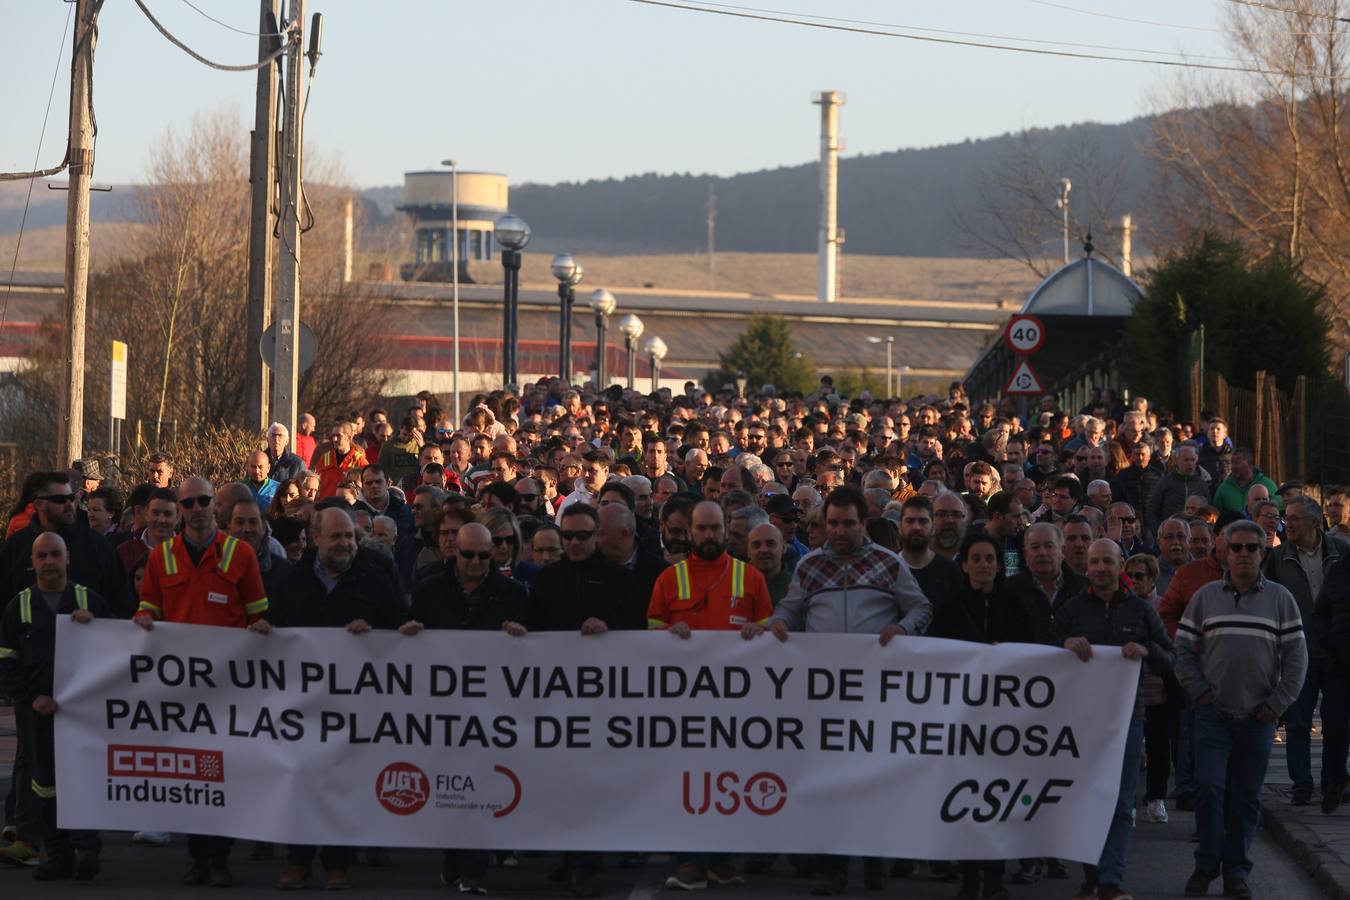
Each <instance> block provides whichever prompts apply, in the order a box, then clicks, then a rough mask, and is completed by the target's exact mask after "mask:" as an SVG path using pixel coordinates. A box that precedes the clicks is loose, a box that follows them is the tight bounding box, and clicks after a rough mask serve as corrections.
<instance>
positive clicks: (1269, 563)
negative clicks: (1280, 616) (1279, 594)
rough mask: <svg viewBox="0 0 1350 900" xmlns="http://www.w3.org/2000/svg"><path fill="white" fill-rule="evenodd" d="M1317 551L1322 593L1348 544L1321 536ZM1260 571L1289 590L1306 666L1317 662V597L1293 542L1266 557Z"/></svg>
mask: <svg viewBox="0 0 1350 900" xmlns="http://www.w3.org/2000/svg"><path fill="white" fill-rule="evenodd" d="M1321 551H1322V590H1323V592H1325V591H1326V583H1327V580H1328V579H1329V577H1330V575H1331V571H1332V569H1334V568H1336V565H1337V563H1339V562H1340V561H1341V560H1342V559H1345V558H1346V557H1347V556H1350V545H1348V544H1346V542H1345V541H1344V540H1343V539H1341V538H1338V537H1336V536H1335V535H1331V534H1323V535H1322V547H1321ZM1264 568H1265V573H1264V574H1265V576H1266V578H1267V579H1268V580H1270V581H1273V582H1275V583H1276V584H1282V585H1284V586H1285V587H1286V588H1288V589H1289V593H1291V594H1293V595H1294V602H1295V603H1297V604H1298V614H1299V616H1300V617H1301V618H1302V619H1303V628H1304V634H1305V636H1306V637H1307V639H1308V661H1309V664H1312V663H1314V662H1318V663H1320V662H1321V659H1322V656H1323V649H1322V641H1321V640H1319V639H1318V636H1317V635H1316V633H1315V630H1316V610H1315V603H1316V601H1317V598H1316V597H1314V596H1313V595H1312V587H1311V586H1310V585H1309V584H1308V576H1307V574H1306V573H1304V571H1303V564H1302V563H1300V562H1299V559H1298V546H1297V545H1295V544H1294V542H1293V541H1285V542H1284V543H1283V544H1281V545H1280V546H1278V547H1276V548H1274V549H1273V550H1271V551H1270V555H1269V556H1267V557H1266V564H1265V566H1264Z"/></svg>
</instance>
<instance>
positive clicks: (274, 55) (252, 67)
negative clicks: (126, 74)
mask: <svg viewBox="0 0 1350 900" xmlns="http://www.w3.org/2000/svg"><path fill="white" fill-rule="evenodd" d="M135 2H136V5H137V6H139V7H140V9H141V12H143V13H145V17H146V18H147V19H149V20H150V24H151V25H154V26H155V29H156V30H157V31H158V32H159V33H160V34H162V35H164V37H165V39H166V40H168V42H169V43H171V44H173V45H174V46H175V47H177V48H178V49H179V50H182V51H183V52H184V53H186V54H187V55H188V56H190V57H192V58H193V59H195V60H196V61H197V62H199V63H201V64H202V65H204V66H210V67H211V68H212V69H219V70H220V71H222V72H255V71H257V70H258V69H261V68H263V67H264V66H270V65H271V64H272V63H273V62H275V61H276V60H277V59H278V58H279V57H280V56H281V55H282V54H283V53H285V52H286V50H287V48H288V47H289V46H290V43H288V42H283V43H282V45H281V46H280V47H278V48H277V49H276V50H273V51H272V52H271V53H269V54H267V56H265V57H263V58H262V59H261V60H259V61H258V62H256V63H248V64H247V65H242V66H229V65H225V64H224V63H218V62H213V61H212V60H209V59H207V58H206V57H205V56H202V55H201V54H200V53H198V52H197V51H196V50H193V49H192V48H191V47H189V46H188V45H187V44H185V43H183V42H182V41H180V40H179V39H178V38H176V37H174V36H173V35H172V34H171V33H170V32H169V30H168V29H167V28H165V27H164V26H163V25H161V24H160V22H159V20H158V19H156V18H155V16H154V14H153V13H151V12H150V10H149V9H148V8H146V5H145V4H144V3H143V2H141V0H135Z"/></svg>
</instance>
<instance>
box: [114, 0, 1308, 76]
mask: <svg viewBox="0 0 1350 900" xmlns="http://www.w3.org/2000/svg"><path fill="white" fill-rule="evenodd" d="M136 2H137V3H139V2H140V0H136ZM628 2H629V3H638V4H642V5H644V6H660V7H665V8H667V9H678V10H683V11H684V12H701V13H708V14H709V15H714V16H727V17H729V18H734V19H750V20H753V21H758V22H775V23H778V24H783V25H797V26H800V27H803V28H819V29H822V30H825V31H843V32H848V33H851V34H867V35H874V36H877V37H893V38H901V39H904V40H909V41H920V42H923V43H929V44H946V45H949V46H956V47H974V48H977V49H981V50H1005V51H1009V52H1012V53H1029V54H1032V55H1034V56H1058V57H1063V58H1066V59H1088V60H1099V61H1104V62H1126V63H1142V64H1145V65H1152V66H1170V67H1172V68H1179V69H1205V70H1209V71H1213V72H1240V73H1245V74H1249V75H1291V74H1293V75H1299V74H1306V73H1297V72H1295V73H1290V72H1279V71H1276V70H1273V69H1256V68H1250V67H1247V66H1221V65H1216V64H1214V63H1194V62H1183V61H1182V60H1174V59H1147V58H1143V57H1137V56H1108V55H1105V54H1100V53H1081V52H1077V51H1071V50H1049V49H1044V48H1038V47H1014V46H1010V45H1008V44H998V43H993V42H990V41H967V40H958V39H956V38H947V37H934V36H931V35H922V34H904V33H902V32H898V31H882V30H879V29H875V28H863V27H859V26H850V25H836V24H830V23H827V22H807V21H803V20H802V19H793V18H788V17H787V14H778V15H763V14H758V13H752V12H742V11H737V10H736V9H734V8H733V9H727V8H723V9H714V8H709V7H706V6H691V5H688V4H685V3H675V2H671V0H628ZM895 27H904V26H895ZM1013 40H1015V39H1013Z"/></svg>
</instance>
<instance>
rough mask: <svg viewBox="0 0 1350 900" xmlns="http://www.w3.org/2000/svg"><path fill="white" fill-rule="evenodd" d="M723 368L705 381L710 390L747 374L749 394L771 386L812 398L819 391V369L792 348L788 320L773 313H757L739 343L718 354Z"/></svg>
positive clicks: (752, 317) (708, 375) (715, 371)
mask: <svg viewBox="0 0 1350 900" xmlns="http://www.w3.org/2000/svg"><path fill="white" fill-rule="evenodd" d="M718 357H719V359H720V360H721V363H722V365H721V368H720V369H714V370H712V371H710V372H708V374H707V376H706V377H705V378H704V379H703V383H704V386H705V387H707V388H708V389H709V390H717V389H718V388H720V387H722V385H724V384H733V383H735V381H736V377H737V376H738V375H739V374H740V373H742V372H743V373H745V378H746V386H747V389H748V390H757V389H758V388H759V387H760V386H762V385H765V384H772V385H773V386H774V387H775V388H776V389H777V390H778V391H779V393H782V392H784V391H801V392H802V393H803V394H809V393H810V392H811V391H813V390H814V389H815V387H816V381H817V379H816V367H815V366H814V365H813V364H812V363H811V361H810V360H809V359H807V358H806V356H804V355H803V354H801V353H798V352H797V351H796V350H795V349H794V348H793V346H792V335H791V334H790V333H789V332H788V327H787V320H786V319H784V318H783V317H782V316H775V315H772V314H770V313H755V314H754V315H752V316H751V317H750V321H749V322H748V323H747V324H746V326H745V330H744V331H742V332H741V334H740V337H738V338H737V339H736V343H734V344H732V345H731V347H730V348H728V349H727V350H726V352H724V353H719V354H718Z"/></svg>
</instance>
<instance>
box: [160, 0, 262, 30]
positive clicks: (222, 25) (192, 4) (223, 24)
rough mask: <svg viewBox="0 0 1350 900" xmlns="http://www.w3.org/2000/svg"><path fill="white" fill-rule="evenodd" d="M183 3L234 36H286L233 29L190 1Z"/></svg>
mask: <svg viewBox="0 0 1350 900" xmlns="http://www.w3.org/2000/svg"><path fill="white" fill-rule="evenodd" d="M183 2H184V3H185V4H187V5H188V6H189V7H191V8H192V9H193V10H195V11H196V12H197V14H198V15H200V16H201V17H202V18H204V19H210V20H211V21H212V22H215V23H216V24H217V25H219V26H220V27H221V28H228V29H229V30H230V31H233V32H235V33H236V34H246V35H248V36H249V37H257V38H263V37H285V36H286V32H284V31H263V32H258V31H249V30H248V29H246V28H235V27H234V26H233V25H231V24H230V23H229V22H222V21H220V20H219V19H217V18H216V17H215V16H213V15H211V14H210V13H208V12H207V11H206V10H204V9H202V8H201V7H200V6H198V5H197V4H195V3H193V2H192V0H183Z"/></svg>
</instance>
